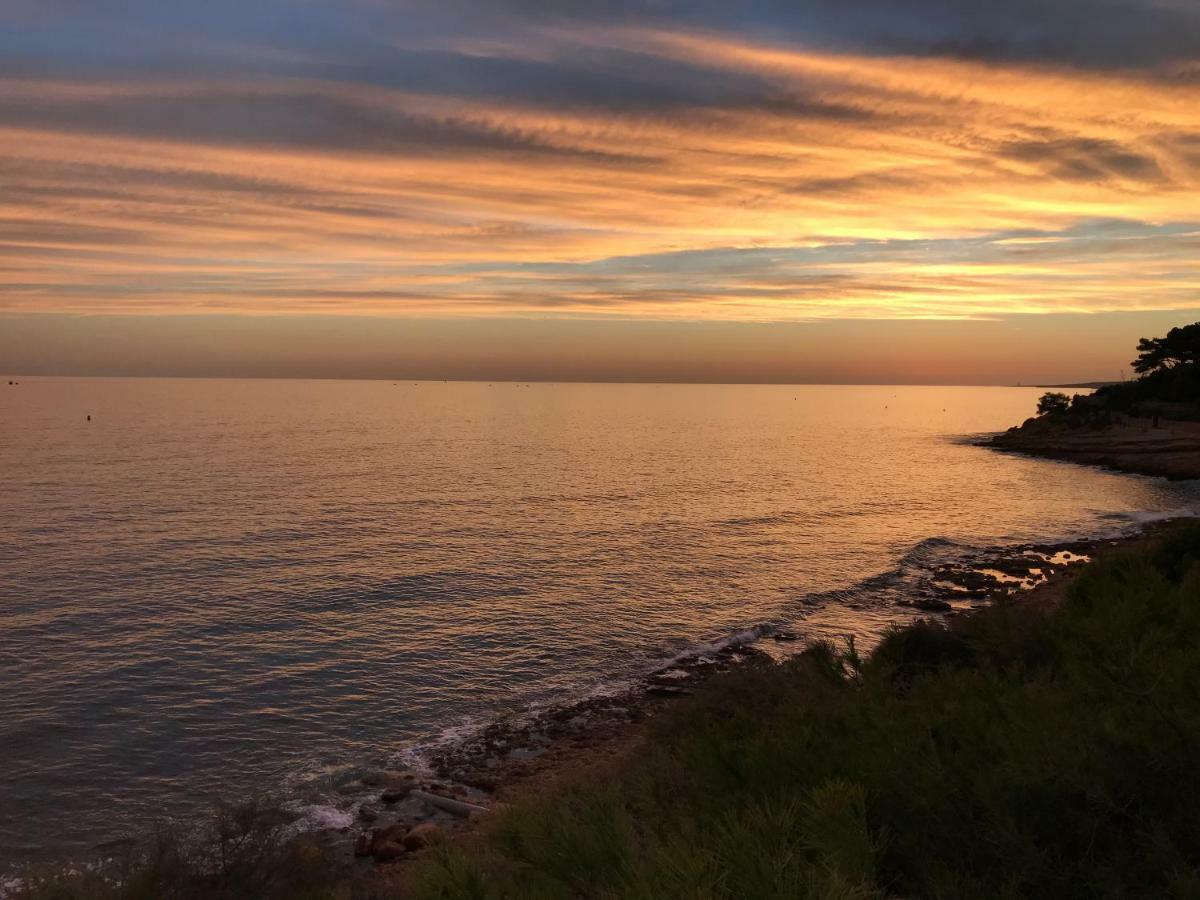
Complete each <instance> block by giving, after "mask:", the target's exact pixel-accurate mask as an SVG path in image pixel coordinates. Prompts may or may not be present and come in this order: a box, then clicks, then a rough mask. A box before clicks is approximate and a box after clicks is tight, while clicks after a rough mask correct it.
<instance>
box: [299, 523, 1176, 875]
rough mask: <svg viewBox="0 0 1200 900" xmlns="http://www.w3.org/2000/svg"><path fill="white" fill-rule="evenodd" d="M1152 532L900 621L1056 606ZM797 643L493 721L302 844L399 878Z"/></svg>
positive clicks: (1036, 553)
mask: <svg viewBox="0 0 1200 900" xmlns="http://www.w3.org/2000/svg"><path fill="white" fill-rule="evenodd" d="M1155 528H1156V526H1151V527H1149V528H1147V529H1146V530H1144V531H1142V532H1140V533H1139V534H1138V535H1135V536H1127V537H1120V538H1111V537H1110V538H1101V539H1091V540H1078V541H1069V542H1058V543H1048V544H1042V543H1030V544H1022V545H1018V546H1013V547H1009V548H1005V549H1003V550H998V551H995V552H991V553H983V554H980V555H979V556H977V557H975V558H972V559H969V560H966V561H961V562H954V563H946V564H943V565H940V566H936V567H934V568H933V569H931V570H930V571H929V572H928V573H927V574H926V575H925V576H924V577H922V578H921V579H920V581H919V582H918V583H917V584H915V585H914V586H912V588H911V590H910V591H909V592H908V595H907V596H906V597H904V598H903V599H901V600H899V601H897V614H898V615H897V619H898V622H899V623H900V624H903V622H904V621H911V620H912V619H916V618H920V617H929V616H934V617H953V616H957V615H964V614H969V612H970V610H972V609H975V608H980V607H985V606H989V605H992V604H996V603H1008V602H1022V603H1023V602H1031V603H1045V602H1053V597H1055V596H1056V595H1057V594H1058V593H1059V592H1060V591H1061V589H1062V587H1063V586H1064V585H1065V584H1066V582H1067V581H1069V580H1070V579H1071V578H1072V577H1073V575H1074V574H1075V572H1076V571H1078V570H1079V569H1080V568H1081V567H1082V566H1083V565H1084V564H1086V563H1088V562H1089V561H1090V560H1091V559H1093V558H1094V557H1095V556H1096V555H1098V554H1102V553H1105V552H1107V551H1108V550H1109V549H1110V548H1112V547H1114V546H1119V545H1121V544H1125V543H1129V542H1131V541H1136V540H1142V539H1143V538H1144V536H1145V535H1146V534H1148V533H1152V532H1154V530H1155ZM906 616H907V617H908V618H906ZM803 644H804V642H803V641H801V640H800V636H799V635H797V634H796V633H794V632H791V631H783V630H778V629H773V628H768V627H764V628H761V629H756V630H753V631H751V632H748V633H746V634H745V635H741V636H738V638H734V639H730V640H729V641H727V642H726V643H725V644H724V645H719V646H714V647H712V648H711V649H709V650H707V651H706V652H698V653H696V654H694V655H691V656H687V657H684V658H681V659H677V660H675V661H673V662H671V663H668V664H667V665H665V666H663V667H661V668H659V669H657V670H656V671H654V672H652V673H650V674H649V675H648V676H646V677H645V678H644V679H640V680H637V681H636V682H633V683H630V684H627V685H625V686H623V687H621V688H620V689H616V690H613V691H611V692H609V693H605V694H602V695H596V696H592V697H587V698H584V699H580V700H577V701H575V702H573V703H568V704H566V705H563V706H556V707H551V708H547V709H543V710H538V711H534V712H531V713H528V714H526V715H524V716H519V717H518V716H513V717H508V718H504V719H500V720H498V721H496V722H493V723H492V724H490V725H489V726H487V727H485V728H483V729H482V730H480V731H479V732H477V733H476V734H474V735H471V736H470V737H468V738H466V739H465V740H462V741H460V742H458V743H455V744H453V745H449V746H446V747H444V748H441V749H439V750H437V751H435V752H434V753H432V755H431V757H430V758H429V760H428V763H429V771H426V772H424V773H420V772H417V771H414V770H404V769H396V770H389V771H380V772H376V773H371V774H369V775H367V776H365V777H364V778H363V779H362V780H361V781H360V782H359V783H358V784H356V785H352V786H350V787H349V788H348V790H362V789H368V790H370V789H372V788H373V789H374V791H375V793H374V795H373V796H372V797H371V798H369V799H367V800H364V801H360V802H359V804H358V806H357V810H356V813H355V815H356V822H355V824H353V825H350V826H346V827H343V828H340V829H328V830H326V831H323V832H320V833H316V834H310V835H308V836H307V837H308V838H310V839H315V840H317V841H318V842H319V843H320V844H321V845H323V847H324V849H325V851H326V856H327V857H329V858H331V859H333V860H335V861H336V862H338V863H340V864H343V865H345V866H347V867H349V868H351V869H352V870H354V871H357V872H358V873H359V874H360V875H362V876H364V877H367V878H368V879H383V880H385V881H388V882H391V881H393V880H395V879H402V873H403V870H404V865H403V863H404V862H405V861H406V860H410V859H415V858H419V857H420V856H422V855H423V851H424V850H425V848H427V847H429V846H430V845H431V844H434V843H437V842H440V841H444V840H459V839H463V837H464V836H469V834H470V832H471V831H472V830H473V829H474V828H475V826H476V825H477V824H478V823H479V822H480V821H481V820H485V819H486V818H487V816H488V812H489V811H492V810H496V809H499V808H501V807H503V806H505V805H507V804H508V803H510V802H512V801H513V800H515V799H517V798H519V797H522V796H529V795H531V794H536V793H538V792H541V791H545V790H546V789H547V788H549V787H550V786H551V785H552V784H555V783H561V782H564V781H569V780H571V779H572V778H573V777H576V776H577V775H579V774H580V773H584V772H586V771H589V770H592V769H594V768H595V767H596V766H597V765H601V764H603V762H604V760H606V759H611V758H615V757H619V756H620V755H621V754H624V753H627V752H631V750H632V749H633V748H634V747H636V744H637V741H638V740H639V739H640V737H641V735H642V733H643V731H644V726H645V724H646V723H647V722H649V721H650V720H652V719H653V718H654V716H655V714H656V713H657V712H659V711H660V710H662V709H663V708H665V707H666V706H668V705H670V704H674V703H677V702H680V700H681V699H683V698H686V697H688V696H689V695H692V694H695V693H698V692H700V691H702V690H703V686H704V684H705V683H706V682H708V681H709V680H711V679H712V678H713V677H715V676H719V675H720V674H721V673H724V672H728V671H730V670H732V669H734V668H736V667H739V666H743V665H747V664H754V663H756V662H757V663H769V662H770V661H771V659H772V658H777V657H779V656H783V655H788V654H790V653H793V652H796V651H798V650H800V649H802V646H803Z"/></svg>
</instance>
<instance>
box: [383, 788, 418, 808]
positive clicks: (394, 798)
mask: <svg viewBox="0 0 1200 900" xmlns="http://www.w3.org/2000/svg"><path fill="white" fill-rule="evenodd" d="M411 793H412V787H411V786H408V787H391V788H388V789H387V790H386V791H384V792H383V793H382V794H380V795H379V799H380V800H382V801H383V802H384V803H386V804H387V805H388V806H391V805H392V804H393V803H399V802H400V801H401V800H405V799H407V798H408V795H409V794H411Z"/></svg>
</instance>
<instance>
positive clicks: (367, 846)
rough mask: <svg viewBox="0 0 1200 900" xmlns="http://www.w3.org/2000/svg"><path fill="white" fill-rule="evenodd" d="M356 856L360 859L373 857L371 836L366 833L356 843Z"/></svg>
mask: <svg viewBox="0 0 1200 900" xmlns="http://www.w3.org/2000/svg"><path fill="white" fill-rule="evenodd" d="M354 855H355V856H357V857H359V858H361V857H364V856H370V855H371V836H370V835H369V834H367V833H366V832H365V831H364V832H363V833H362V834H360V835H359V836H358V840H356V841H355V842H354Z"/></svg>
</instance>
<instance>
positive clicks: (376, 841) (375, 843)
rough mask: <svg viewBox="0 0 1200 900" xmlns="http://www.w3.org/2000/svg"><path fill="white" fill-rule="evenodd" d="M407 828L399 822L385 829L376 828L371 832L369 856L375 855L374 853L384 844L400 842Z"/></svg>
mask: <svg viewBox="0 0 1200 900" xmlns="http://www.w3.org/2000/svg"><path fill="white" fill-rule="evenodd" d="M407 830H408V829H407V826H405V825H403V824H401V823H400V822H393V823H392V824H391V825H388V826H387V827H386V828H376V829H374V830H372V832H371V844H370V847H371V855H372V856H374V855H375V851H376V850H378V849H379V848H380V847H382V846H383V845H384V844H389V843H393V842H395V841H398V840H400V838H401V836H402V835H403V834H404V833H405V831H407Z"/></svg>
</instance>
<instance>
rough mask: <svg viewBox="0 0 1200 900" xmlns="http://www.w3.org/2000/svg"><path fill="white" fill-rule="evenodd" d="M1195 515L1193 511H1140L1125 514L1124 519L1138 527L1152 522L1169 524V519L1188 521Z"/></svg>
mask: <svg viewBox="0 0 1200 900" xmlns="http://www.w3.org/2000/svg"><path fill="white" fill-rule="evenodd" d="M1195 515H1196V511H1195V510H1194V509H1184V508H1181V509H1168V510H1149V509H1148V510H1142V511H1134V512H1130V513H1125V514H1124V516H1125V518H1127V519H1129V520H1130V521H1131V522H1135V523H1136V524H1138V525H1149V524H1151V523H1153V522H1169V521H1170V520H1171V519H1190V518H1193V517H1194V516H1195Z"/></svg>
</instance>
